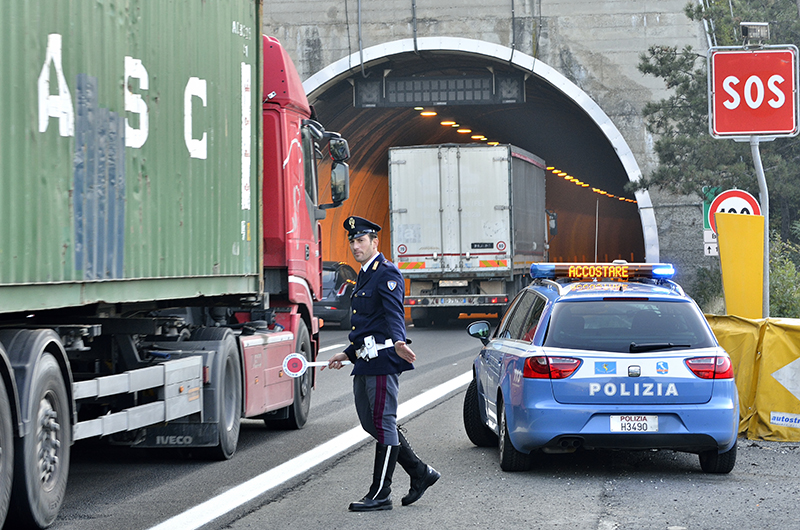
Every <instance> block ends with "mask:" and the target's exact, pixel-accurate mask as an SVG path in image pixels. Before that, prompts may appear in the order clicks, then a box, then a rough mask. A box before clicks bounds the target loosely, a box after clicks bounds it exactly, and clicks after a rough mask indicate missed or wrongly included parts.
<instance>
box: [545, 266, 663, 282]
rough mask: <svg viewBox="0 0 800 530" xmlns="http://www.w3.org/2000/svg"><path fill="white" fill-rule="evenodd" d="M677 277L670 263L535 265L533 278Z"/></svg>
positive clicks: (608, 278) (611, 278)
mask: <svg viewBox="0 0 800 530" xmlns="http://www.w3.org/2000/svg"><path fill="white" fill-rule="evenodd" d="M674 275H675V268H674V267H673V266H672V264H670V263H627V262H625V261H615V262H613V263H534V264H532V265H531V278H533V279H535V280H544V279H547V280H558V279H568V280H572V281H579V280H621V281H625V280H629V279H633V278H652V279H655V280H669V279H670V278H672V277H673V276H674Z"/></svg>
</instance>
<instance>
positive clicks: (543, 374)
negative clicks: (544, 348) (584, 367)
mask: <svg viewBox="0 0 800 530" xmlns="http://www.w3.org/2000/svg"><path fill="white" fill-rule="evenodd" d="M581 362H582V361H581V360H580V359H572V358H571V357H547V356H546V355H539V356H536V357H528V358H527V359H525V365H524V367H523V369H522V376H523V377H525V378H528V379H564V378H566V377H569V376H571V375H572V374H573V373H574V372H575V370H577V369H578V367H579V366H580V365H581Z"/></svg>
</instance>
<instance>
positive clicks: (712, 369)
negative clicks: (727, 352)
mask: <svg viewBox="0 0 800 530" xmlns="http://www.w3.org/2000/svg"><path fill="white" fill-rule="evenodd" d="M686 366H688V367H689V370H691V371H692V373H693V374H694V375H696V376H697V377H699V378H701V379H733V364H731V360H730V358H729V357H694V358H692V359H686Z"/></svg>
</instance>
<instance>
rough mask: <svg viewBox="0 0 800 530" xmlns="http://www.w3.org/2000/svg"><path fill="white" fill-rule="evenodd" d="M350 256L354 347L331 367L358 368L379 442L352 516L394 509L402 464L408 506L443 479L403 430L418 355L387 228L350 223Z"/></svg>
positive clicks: (358, 394)
mask: <svg viewBox="0 0 800 530" xmlns="http://www.w3.org/2000/svg"><path fill="white" fill-rule="evenodd" d="M344 228H345V230H347V234H348V238H349V240H350V251H351V252H352V253H353V257H355V259H356V261H358V262H359V263H360V264H361V270H360V272H359V274H358V280H357V283H356V286H355V288H354V289H353V295H352V304H351V306H352V311H353V314H352V317H351V324H352V330H351V331H350V337H349V338H350V345H349V346H348V347H347V348H346V349H345V350H344V352H342V353H338V354H336V355H334V356H333V357H331V359H330V360H329V361H328V368H333V369H336V370H338V369H340V368H341V367H342V361H344V360H347V359H349V360H350V361H351V362H352V363H353V365H354V368H353V372H352V375H353V394H354V397H355V403H356V411H357V412H358V419H359V421H360V422H361V426H362V427H363V428H364V430H365V431H367V432H368V433H369V434H370V435H372V437H373V438H375V440H376V444H375V462H374V468H373V472H372V485H371V486H370V488H369V491H368V492H367V494H366V495H365V496H364V497H363V498H362V499H361V500H360V501H357V502H353V503H351V504H350V507H349V509H350V510H351V511H374V510H391V509H392V500H391V498H390V496H389V494H390V493H391V485H392V474H393V473H394V468H395V464H396V463H398V462H399V463H400V466H401V467H402V468H403V469H404V470H405V471H406V472H407V473H408V475H409V476H410V477H411V488H410V489H409V492H408V494H407V495H406V496H405V497H403V499H402V503H403V506H407V505H409V504H411V503H413V502H415V501H416V500H417V499H419V498H420V497H422V494H423V493H425V490H426V489H428V487H430V486H432V485H433V484H434V483H435V482H436V481H437V480H439V477H440V476H441V475H440V474H439V472H438V471H436V470H435V469H433V468H432V467H431V466H429V465H427V464H425V463H424V462H422V460H420V459H419V457H418V456H417V455H416V454H414V451H413V449H411V446H410V445H409V444H408V441H407V440H406V438H405V436H403V433H402V432H400V431H398V429H397V423H396V421H397V393H398V389H399V386H398V384H399V376H400V374H401V373H402V372H404V371H406V370H413V369H414V365H413V364H411V363H413V362H414V360H415V359H416V355H414V352H413V351H412V350H411V348H409V346H408V344H409V343H410V342H411V341H410V340H407V339H406V328H405V311H404V308H403V294H404V291H405V283H404V282H403V275H402V274H401V273H400V270H399V269H398V268H397V266H396V265H395V264H394V263H392V262H391V261H388V260H387V259H385V258H384V257H383V254H381V253H380V252H378V231H380V229H381V227H380V226H378V225H376V224H375V223H373V222H371V221H368V220H366V219H364V218H361V217H355V216H351V217H348V218H347V220H345V222H344Z"/></svg>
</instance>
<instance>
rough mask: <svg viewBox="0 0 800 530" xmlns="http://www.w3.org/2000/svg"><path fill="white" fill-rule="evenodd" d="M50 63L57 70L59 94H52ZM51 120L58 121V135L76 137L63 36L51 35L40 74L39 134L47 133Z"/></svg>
mask: <svg viewBox="0 0 800 530" xmlns="http://www.w3.org/2000/svg"><path fill="white" fill-rule="evenodd" d="M50 63H53V67H54V68H55V69H56V80H57V81H58V94H56V95H51V94H50ZM50 118H57V119H58V133H59V134H60V135H61V136H74V135H75V110H74V109H73V107H72V96H71V95H70V93H69V87H68V86H67V80H66V79H64V69H63V68H62V66H61V35H59V34H58V33H51V34H50V35H48V36H47V51H46V52H45V57H44V66H42V72H41V73H40V74H39V132H45V131H46V130H47V125H48V123H49V122H50Z"/></svg>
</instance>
